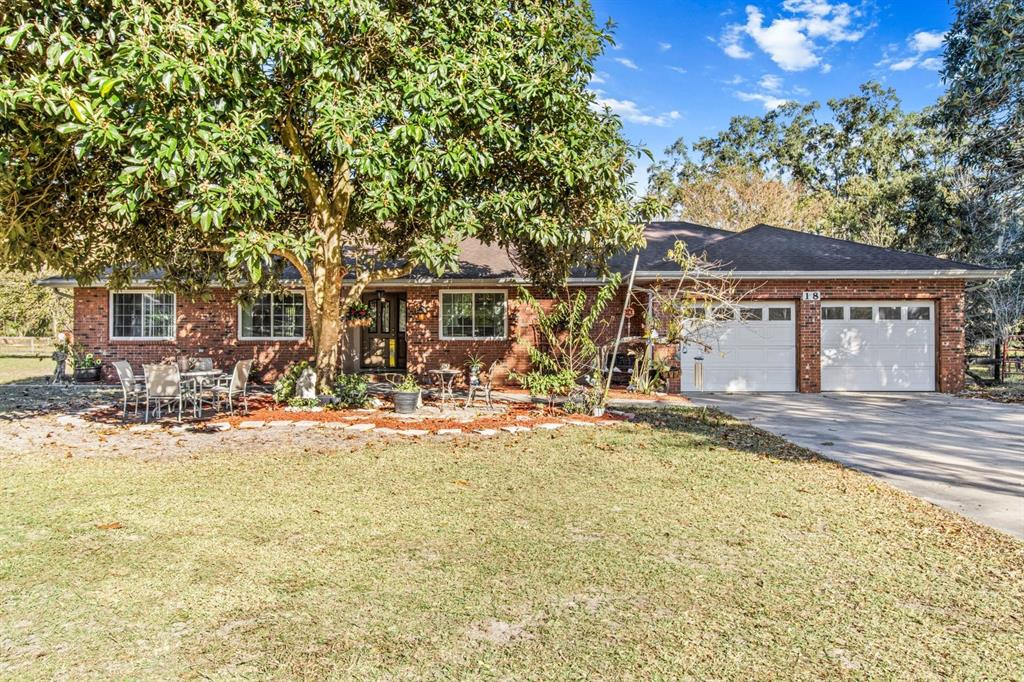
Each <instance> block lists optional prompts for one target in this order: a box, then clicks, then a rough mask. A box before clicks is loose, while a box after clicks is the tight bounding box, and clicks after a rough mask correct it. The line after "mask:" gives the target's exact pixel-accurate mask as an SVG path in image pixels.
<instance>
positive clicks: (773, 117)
mask: <svg viewBox="0 0 1024 682" xmlns="http://www.w3.org/2000/svg"><path fill="white" fill-rule="evenodd" d="M692 149H693V151H694V152H695V153H696V158H697V159H699V160H698V161H696V162H691V161H690V160H689V157H688V156H687V153H686V145H685V144H684V143H683V141H682V140H680V141H679V142H677V143H676V145H674V146H673V147H672V148H671V149H670V150H669V161H668V162H667V163H666V164H662V165H659V166H656V167H655V169H654V172H653V174H652V178H651V180H652V188H653V191H654V194H655V196H658V197H659V198H661V199H664V200H666V201H670V202H672V203H673V204H674V205H675V206H676V207H677V210H678V211H679V213H680V215H682V216H683V217H687V218H688V219H696V218H698V217H700V218H702V220H697V222H705V223H707V224H713V225H717V226H721V227H727V228H730V229H736V228H740V229H742V228H746V227H750V226H752V225H754V224H756V223H758V222H765V223H770V224H776V225H780V226H782V227H791V228H794V229H807V230H812V231H815V232H818V233H822V234H826V235H829V236H835V237H841V238H844V239H853V240H855V241H861V242H867V243H871V244H877V245H880V246H887V247H893V246H895V247H905V248H913V247H915V246H917V245H919V244H925V243H927V244H928V245H931V242H930V241H928V237H929V235H931V234H932V232H933V231H934V230H938V231H941V232H943V233H950V232H953V233H955V232H956V224H955V223H954V221H953V214H952V212H951V211H950V208H949V205H948V204H949V202H950V190H949V188H948V185H947V183H948V177H949V175H950V173H951V172H952V170H953V168H954V166H953V163H952V160H951V157H950V156H949V153H948V148H947V145H946V144H945V141H944V138H943V137H942V136H941V135H939V134H937V132H936V130H935V129H934V127H933V126H932V125H930V122H929V120H928V119H927V117H926V115H925V114H920V113H906V112H904V111H903V110H902V109H901V108H900V103H899V99H898V98H897V97H896V94H895V92H894V91H893V90H891V89H886V88H882V87H881V86H880V85H878V84H877V83H866V84H864V85H862V86H861V88H860V93H859V94H857V95H853V96H850V97H845V98H839V99H832V100H829V101H828V103H827V108H825V109H823V108H822V107H821V105H820V104H818V103H817V102H812V103H809V104H797V103H790V104H786V105H784V106H782V107H779V108H778V109H775V110H773V111H771V112H768V113H766V114H765V115H763V116H737V117H734V118H733V119H732V120H731V121H730V124H729V126H728V128H726V129H725V130H724V131H722V132H721V133H719V134H718V135H716V136H714V137H710V138H702V139H700V140H698V141H697V142H696V143H695V144H694V145H693V147H692ZM738 180H739V182H738ZM744 183H746V187H749V188H750V189H749V190H748V191H749V192H750V194H748V195H746V196H748V197H749V196H752V197H753V198H745V199H744V200H742V201H740V200H738V199H737V198H738V197H739V198H743V197H744V196H745V195H744V191H743V188H744V186H745V185H744ZM704 187H717V188H718V189H717V190H712V194H711V196H715V195H716V193H718V194H723V195H724V200H723V201H711V202H709V205H707V206H701V203H700V201H699V200H695V199H694V198H693V194H694V193H695V192H696V191H697V188H704ZM684 199H688V200H689V202H688V203H686V202H684ZM773 200H775V201H779V202H783V203H782V205H784V206H786V209H785V210H777V209H776V208H774V207H772V206H770V205H769V203H770V201H773ZM737 206H739V207H741V210H737V208H736V207H737ZM694 207H696V208H694ZM787 215H789V216H790V217H788V218H787ZM690 216H692V217H690ZM741 221H742V222H741ZM733 226H734V227H733ZM953 240H954V239H953V238H952V237H951V238H950V240H949V241H953Z"/></svg>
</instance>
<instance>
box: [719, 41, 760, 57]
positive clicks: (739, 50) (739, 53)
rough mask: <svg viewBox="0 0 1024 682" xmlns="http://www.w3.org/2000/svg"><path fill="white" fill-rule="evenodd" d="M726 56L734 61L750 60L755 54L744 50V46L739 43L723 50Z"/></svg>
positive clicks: (727, 46)
mask: <svg viewBox="0 0 1024 682" xmlns="http://www.w3.org/2000/svg"><path fill="white" fill-rule="evenodd" d="M722 51H723V52H725V54H726V56H729V57H732V58H733V59H750V58H751V57H753V56H754V55H753V53H752V52H750V50H745V49H743V46H742V45H740V44H739V43H732V44H730V45H726V46H725V47H723V48H722Z"/></svg>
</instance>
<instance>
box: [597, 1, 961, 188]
mask: <svg viewBox="0 0 1024 682" xmlns="http://www.w3.org/2000/svg"><path fill="white" fill-rule="evenodd" d="M593 5H594V11H595V16H596V19H597V21H598V23H599V24H601V23H603V22H604V21H605V20H606V19H609V18H611V19H613V20H614V21H615V22H616V24H617V26H616V28H615V40H616V43H617V44H616V46H615V48H614V49H609V50H608V51H607V52H606V53H605V54H604V55H603V56H602V57H601V58H599V59H598V61H597V71H598V73H597V76H596V77H595V79H594V82H593V83H592V85H591V87H592V88H593V90H595V92H597V93H598V98H599V101H601V102H603V103H605V104H607V105H608V106H610V107H611V108H612V110H613V111H615V112H616V113H618V114H619V115H620V116H621V117H622V118H623V121H624V123H625V132H626V135H627V137H628V138H629V139H630V140H631V141H633V142H636V143H640V144H643V145H644V146H646V147H648V148H649V149H651V151H652V152H654V153H655V155H656V156H658V157H660V156H662V152H663V151H664V149H665V148H666V147H668V146H669V145H670V144H671V143H672V142H674V141H675V140H676V139H677V138H678V137H680V136H683V137H685V138H686V140H687V142H690V143H692V142H694V141H695V140H697V139H698V138H700V137H702V136H705V135H713V134H714V133H716V132H717V131H719V130H721V129H723V128H724V127H725V126H727V125H728V122H729V119H730V117H732V116H735V115H759V114H762V113H764V112H765V111H766V110H767V109H769V108H771V107H774V106H777V105H778V104H779V103H780V102H783V101H786V100H794V101H799V102H808V101H811V100H818V101H821V102H824V101H825V100H827V99H829V98H830V97H841V96H845V95H848V94H852V93H854V92H856V90H857V86H858V85H860V84H861V83H863V82H864V81H867V80H877V81H880V82H881V83H883V84H885V85H889V86H891V87H894V88H895V89H896V92H897V93H898V95H899V96H900V98H901V99H902V101H903V105H904V108H906V109H908V110H910V109H920V108H921V107H924V106H927V105H928V104H931V103H933V102H934V101H935V100H936V99H937V98H938V96H939V95H940V94H941V92H942V90H943V86H942V83H941V79H940V77H939V74H938V69H939V68H940V67H941V57H942V45H941V40H942V34H943V33H944V32H945V31H946V30H947V29H948V27H949V25H950V24H951V22H952V20H953V11H952V8H951V6H950V5H949V4H947V3H946V2H945V0H927V1H926V0H902V1H901V0H892V1H885V0H875V1H874V2H871V1H870V0H867V1H865V2H855V1H850V2H845V3H844V2H830V1H829V0H748V1H746V2H744V1H739V2H719V3H706V2H704V3H702V2H695V1H693V0H676V1H674V2H673V1H671V0H635V1H632V2H631V1H629V0H593ZM637 179H638V181H640V184H641V187H640V189H642V188H643V184H644V183H645V182H646V173H643V174H642V175H641V177H638V178H637Z"/></svg>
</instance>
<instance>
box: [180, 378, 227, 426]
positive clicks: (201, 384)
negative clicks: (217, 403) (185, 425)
mask: <svg viewBox="0 0 1024 682" xmlns="http://www.w3.org/2000/svg"><path fill="white" fill-rule="evenodd" d="M222 376H224V370H222V369H193V370H190V371H188V372H182V373H181V380H182V382H183V383H184V382H186V381H190V382H192V385H193V390H194V391H195V408H196V416H197V417H201V416H202V414H203V397H202V393H203V389H204V388H207V387H209V386H213V385H214V384H215V383H217V380H218V379H220V378H221V377H222ZM210 406H211V407H213V398H210ZM214 412H216V408H215V409H214Z"/></svg>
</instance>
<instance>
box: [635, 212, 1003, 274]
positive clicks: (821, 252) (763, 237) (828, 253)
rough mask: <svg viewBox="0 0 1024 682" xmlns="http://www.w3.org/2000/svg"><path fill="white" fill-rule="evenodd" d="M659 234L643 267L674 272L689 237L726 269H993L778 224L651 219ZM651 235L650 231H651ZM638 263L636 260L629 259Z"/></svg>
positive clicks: (695, 248)
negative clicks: (676, 248) (728, 226)
mask: <svg viewBox="0 0 1024 682" xmlns="http://www.w3.org/2000/svg"><path fill="white" fill-rule="evenodd" d="M650 227H653V228H655V231H654V233H653V235H652V236H653V239H651V238H649V239H648V242H647V247H646V248H645V249H643V250H642V251H641V252H640V263H639V266H638V270H639V271H640V272H652V273H654V272H666V273H667V272H672V271H674V270H676V269H677V268H676V266H675V264H674V263H672V262H671V261H669V260H668V259H667V258H666V257H665V256H666V254H667V252H668V249H669V248H671V246H672V245H673V244H674V243H675V242H676V241H680V240H681V241H684V242H685V243H686V245H687V248H688V249H689V251H690V252H691V253H694V254H697V255H700V256H702V257H703V258H704V259H706V260H708V261H710V262H711V263H714V264H716V265H717V266H718V267H719V268H720V269H722V270H728V271H731V272H735V273H793V274H794V276H799V275H801V274H806V273H817V274H820V273H842V272H851V273H853V272H857V273H864V272H891V273H907V274H913V273H936V274H937V273H940V272H956V273H974V272H976V273H979V274H981V273H987V272H991V271H990V269H989V268H985V267H982V266H979V265H972V264H970V263H960V262H957V261H952V260H948V259H945V258H936V257H935V256H926V255H923V254H919V253H909V252H906V251H897V250H895V249H886V248H882V247H879V246H871V245H869V244H860V243H858V242H852V241H848V240H845V239H834V238H832V237H823V236H821V235H816V234H812V233H810V232H797V231H796V230H787V229H785V228H782V227H774V226H772V225H756V226H754V227H751V228H750V229H747V230H743V231H742V232H726V231H724V230H719V229H715V228H711V227H702V226H699V225H694V224H692V223H681V222H680V223H672V222H662V223H651V226H650ZM645 234H646V232H645ZM627 260H629V262H630V263H631V262H632V259H631V258H629V259H627Z"/></svg>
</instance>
